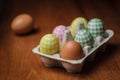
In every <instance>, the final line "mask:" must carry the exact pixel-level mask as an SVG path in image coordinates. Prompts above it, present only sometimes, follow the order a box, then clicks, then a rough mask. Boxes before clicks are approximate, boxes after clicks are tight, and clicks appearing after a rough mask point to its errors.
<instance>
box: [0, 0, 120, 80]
mask: <svg viewBox="0 0 120 80" xmlns="http://www.w3.org/2000/svg"><path fill="white" fill-rule="evenodd" d="M21 13H28V14H30V15H32V17H33V18H34V20H35V25H34V26H35V27H36V30H35V31H33V32H31V33H29V34H27V35H16V34H14V32H12V30H11V21H12V20H13V18H14V17H15V16H17V15H18V14H21ZM78 16H83V17H85V18H86V19H88V20H90V19H91V18H95V17H97V18H100V19H102V20H103V21H104V23H105V28H106V29H112V30H113V31H114V32H115V35H114V37H113V38H112V39H111V40H110V41H109V44H108V46H107V50H106V51H105V52H104V53H103V54H101V55H97V56H96V58H95V60H94V62H88V63H86V64H85V66H84V68H83V71H82V72H81V73H77V74H70V73H68V72H67V71H65V69H63V68H46V67H45V66H44V65H43V63H42V62H41V60H40V56H38V55H35V54H33V53H32V51H31V50H32V48H34V47H36V46H37V45H38V44H39V40H40V38H41V37H42V36H43V35H44V34H47V33H51V32H52V30H53V29H54V28H55V26H57V25H60V24H63V25H66V26H67V25H70V24H71V22H72V20H73V19H74V18H76V17H78ZM0 80H120V1H119V0H1V8H0Z"/></svg>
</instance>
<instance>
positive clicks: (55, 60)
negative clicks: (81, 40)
mask: <svg viewBox="0 0 120 80" xmlns="http://www.w3.org/2000/svg"><path fill="white" fill-rule="evenodd" d="M105 33H106V34H107V35H108V36H107V37H106V38H104V39H103V38H102V37H99V36H98V37H97V38H96V40H95V42H94V47H93V48H91V46H85V47H83V51H84V54H85V56H84V57H83V58H82V59H79V60H66V59H63V58H61V57H60V53H56V54H53V55H46V54H43V53H41V52H40V45H38V46H37V47H35V48H33V50H32V51H33V53H35V54H38V55H40V57H41V60H42V62H43V63H44V64H45V66H46V67H54V66H61V67H63V68H65V69H66V70H67V71H68V72H71V73H74V72H80V71H81V70H82V67H83V66H84V63H85V62H86V61H92V60H93V59H94V57H95V55H96V52H98V51H101V50H103V49H104V48H105V45H106V43H107V42H108V41H109V39H110V38H111V37H112V36H113V35H114V32H113V31H112V30H109V29H108V30H106V31H105ZM66 34H69V31H66ZM64 36H67V35H65V34H64ZM68 40H72V38H71V37H70V36H69V38H68V39H67V38H66V39H64V41H62V45H63V44H64V43H65V42H66V41H68Z"/></svg>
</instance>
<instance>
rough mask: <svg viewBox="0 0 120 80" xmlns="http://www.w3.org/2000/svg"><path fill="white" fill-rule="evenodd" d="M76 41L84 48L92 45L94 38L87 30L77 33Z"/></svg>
mask: <svg viewBox="0 0 120 80" xmlns="http://www.w3.org/2000/svg"><path fill="white" fill-rule="evenodd" d="M74 40H75V41H77V42H78V43H80V44H81V45H82V47H84V46H85V45H91V44H92V36H91V35H90V33H89V32H88V30H85V29H82V30H79V31H77V32H76V35H75V39H74Z"/></svg>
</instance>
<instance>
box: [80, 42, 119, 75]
mask: <svg viewBox="0 0 120 80" xmlns="http://www.w3.org/2000/svg"><path fill="white" fill-rule="evenodd" d="M119 47H120V45H119V44H108V45H107V47H106V50H105V51H104V52H102V53H101V52H97V55H96V56H95V59H94V61H93V62H86V63H85V65H84V66H83V70H82V72H81V74H89V73H92V72H94V70H95V69H96V68H97V67H98V66H101V64H102V62H104V61H105V60H107V59H109V58H112V56H113V55H114V53H115V51H116V50H118V49H119Z"/></svg>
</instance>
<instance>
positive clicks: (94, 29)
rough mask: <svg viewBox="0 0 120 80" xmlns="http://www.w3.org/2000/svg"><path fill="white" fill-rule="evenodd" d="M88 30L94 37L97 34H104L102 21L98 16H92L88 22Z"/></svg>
mask: <svg viewBox="0 0 120 80" xmlns="http://www.w3.org/2000/svg"><path fill="white" fill-rule="evenodd" d="M88 30H89V32H90V33H91V35H92V37H93V38H94V39H95V38H96V37H97V36H103V35H104V23H103V22H102V21H101V20H100V19H98V18H93V19H91V20H90V21H89V22H88Z"/></svg>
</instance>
